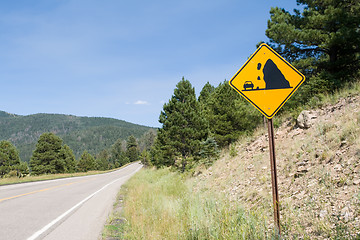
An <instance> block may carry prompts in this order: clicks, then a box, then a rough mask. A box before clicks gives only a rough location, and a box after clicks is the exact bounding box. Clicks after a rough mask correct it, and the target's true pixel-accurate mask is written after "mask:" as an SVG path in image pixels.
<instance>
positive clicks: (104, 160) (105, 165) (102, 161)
mask: <svg viewBox="0 0 360 240" xmlns="http://www.w3.org/2000/svg"><path fill="white" fill-rule="evenodd" d="M109 160H110V154H109V153H108V151H107V150H106V149H105V150H102V151H101V152H100V153H99V154H98V156H97V157H96V162H97V164H98V166H99V170H101V171H105V170H108V169H112V168H114V167H115V166H114V165H113V166H111V164H110V162H109Z"/></svg>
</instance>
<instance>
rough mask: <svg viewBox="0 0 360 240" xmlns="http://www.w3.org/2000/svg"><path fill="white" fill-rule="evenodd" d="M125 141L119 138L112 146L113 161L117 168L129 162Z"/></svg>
mask: <svg viewBox="0 0 360 240" xmlns="http://www.w3.org/2000/svg"><path fill="white" fill-rule="evenodd" d="M122 146H123V141H122V140H121V139H118V140H117V141H116V142H115V143H114V145H112V147H111V162H112V164H114V166H115V168H118V167H121V166H123V165H125V164H127V163H128V162H129V159H128V158H127V156H126V154H125V151H123V147H122Z"/></svg>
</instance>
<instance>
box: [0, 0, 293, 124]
mask: <svg viewBox="0 0 360 240" xmlns="http://www.w3.org/2000/svg"><path fill="white" fill-rule="evenodd" d="M272 6H278V7H281V8H285V9H286V10H288V11H291V12H292V10H293V9H294V8H299V6H297V5H296V1H295V0H272V1H269V0H252V1H239V0H237V1H236V0H207V1H205V0H184V1H181V0H180V1H171V0H170V1H169V0H167V1H166V0H152V1H145V0H131V1H130V0H126V1H125V0H103V1H99V0H98V1H95V0H50V1H49V0H34V1H28V0H17V1H10V0H7V1H1V2H0V29H1V30H0V82H1V88H0V89H1V91H0V92H1V94H0V110H3V111H7V112H10V113H15V114H20V115H29V114H35V113H61V114H72V115H77V116H89V117H111V118H116V119H121V120H125V121H128V122H132V123H137V124H142V125H146V126H152V127H160V124H159V123H158V118H159V115H160V112H161V110H162V107H163V104H164V103H166V102H168V101H169V99H170V97H171V95H172V94H173V91H174V88H175V87H176V84H177V83H178V82H179V81H180V80H181V78H182V77H183V76H184V77H185V78H186V79H188V80H189V81H190V82H191V83H192V85H193V86H194V87H195V90H196V93H197V94H198V93H199V92H200V91H201V88H202V87H203V86H204V85H205V83H206V82H208V81H209V82H210V83H211V84H212V85H214V86H217V85H218V84H219V83H221V82H222V81H224V80H225V79H227V80H229V79H230V78H231V77H232V76H233V75H234V74H235V73H236V72H237V71H238V70H239V69H240V67H241V66H242V65H243V64H244V63H245V61H246V59H247V58H248V57H249V56H250V55H251V54H252V53H253V52H254V51H255V50H256V44H257V43H258V42H260V41H267V38H266V36H265V29H266V27H267V20H268V19H269V18H270V14H269V10H270V8H271V7H272Z"/></svg>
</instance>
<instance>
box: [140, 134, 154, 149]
mask: <svg viewBox="0 0 360 240" xmlns="http://www.w3.org/2000/svg"><path fill="white" fill-rule="evenodd" d="M155 138H156V131H155V130H154V129H151V130H149V131H147V132H146V133H145V134H144V135H143V136H142V137H141V138H140V141H139V148H140V151H142V150H147V151H149V150H150V149H151V147H152V146H153V145H154V142H155Z"/></svg>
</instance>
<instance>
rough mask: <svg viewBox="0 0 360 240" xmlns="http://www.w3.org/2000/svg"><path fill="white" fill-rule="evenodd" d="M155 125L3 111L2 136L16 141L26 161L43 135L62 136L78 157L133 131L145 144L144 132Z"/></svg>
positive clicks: (99, 149)
mask: <svg viewBox="0 0 360 240" xmlns="http://www.w3.org/2000/svg"><path fill="white" fill-rule="evenodd" d="M152 130H153V129H152V128H150V127H146V126H141V125H137V124H132V123H128V122H125V121H122V120H117V119H112V118H100V117H77V116H72V115H62V114H34V115H28V116H20V115H15V114H10V113H6V112H3V111H0V140H8V141H10V142H12V143H13V144H14V145H15V146H16V147H17V149H18V150H19V152H20V158H21V159H22V160H23V161H27V162H28V161H29V160H30V157H31V155H32V152H33V151H34V149H35V145H36V142H37V141H38V139H39V137H40V135H41V134H42V133H45V132H52V133H55V134H56V135H58V136H60V137H61V138H62V139H63V140H64V143H65V144H67V145H68V146H69V147H70V148H71V149H72V150H73V151H74V154H75V156H76V157H77V158H79V157H80V155H81V154H82V153H83V152H84V151H85V150H87V151H88V152H89V153H91V154H98V153H100V152H101V151H102V150H104V149H109V148H110V147H111V146H112V145H113V144H114V143H115V142H116V141H117V140H118V139H122V140H123V141H124V142H125V141H126V139H127V138H128V137H129V136H130V135H133V136H134V137H136V138H137V139H139V145H142V143H141V139H143V138H142V136H143V135H144V134H145V133H147V132H148V131H152Z"/></svg>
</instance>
